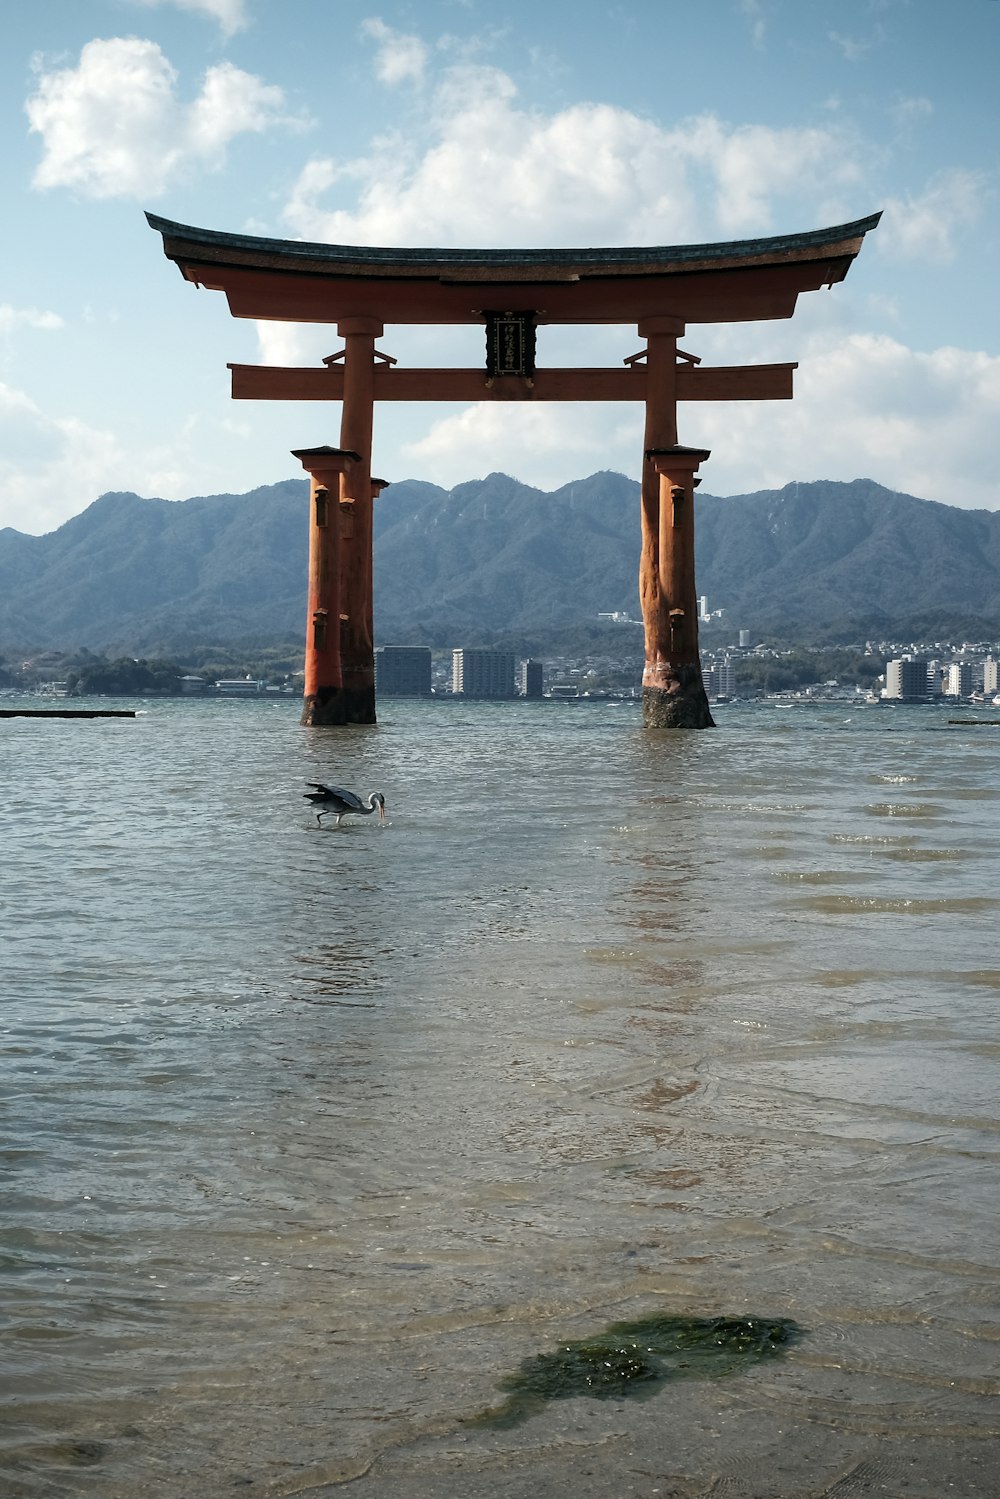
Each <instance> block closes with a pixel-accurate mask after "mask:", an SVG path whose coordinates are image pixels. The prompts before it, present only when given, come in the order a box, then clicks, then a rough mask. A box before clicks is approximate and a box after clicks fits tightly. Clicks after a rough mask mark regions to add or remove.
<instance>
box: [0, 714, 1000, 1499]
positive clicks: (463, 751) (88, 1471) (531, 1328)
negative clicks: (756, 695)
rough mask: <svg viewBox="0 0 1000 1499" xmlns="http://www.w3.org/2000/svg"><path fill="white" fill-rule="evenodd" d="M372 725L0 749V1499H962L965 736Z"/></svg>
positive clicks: (996, 1482)
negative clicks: (628, 1338)
mask: <svg viewBox="0 0 1000 1499" xmlns="http://www.w3.org/2000/svg"><path fill="white" fill-rule="evenodd" d="M380 711H381V717H382V721H381V722H380V724H379V725H378V727H377V728H373V729H350V730H335V731H331V730H327V731H322V730H306V729H302V728H300V727H299V725H298V722H297V718H298V711H297V704H295V703H293V702H288V701H277V702H224V701H222V702H205V703H184V702H168V701H163V702H149V703H148V704H145V705H144V707H143V711H142V713H141V715H140V716H139V717H137V718H135V719H122V720H85V721H75V722H74V721H60V720H31V719H11V720H6V721H2V722H0V767H2V771H3V784H4V788H5V796H4V816H3V843H2V850H0V854H2V866H0V951H2V998H0V1045H2V1095H0V1097H2V1117H3V1126H4V1128H3V1139H2V1166H3V1175H4V1184H5V1194H4V1210H3V1217H2V1223H0V1287H2V1292H3V1324H2V1325H3V1338H4V1358H3V1364H2V1369H0V1384H2V1393H3V1398H4V1404H3V1414H4V1421H3V1431H2V1439H0V1493H2V1494H4V1495H5V1496H6V1495H11V1496H15V1499H22V1496H23V1499H35V1496H62V1495H73V1496H75V1495H87V1496H90V1495H99V1496H102V1499H136V1496H139V1495H153V1496H155V1499H194V1496H208V1499H214V1496H215V1495H221V1494H229V1493H241V1494H246V1495H248V1496H250V1499H257V1496H261V1499H263V1496H265V1495H267V1496H271V1495H290V1494H299V1493H308V1494H312V1495H320V1494H333V1493H334V1492H336V1491H337V1490H338V1488H339V1486H340V1485H341V1484H343V1483H345V1482H348V1481H351V1480H353V1482H352V1486H351V1489H350V1492H351V1494H352V1495H356V1496H364V1499H368V1496H376V1495H378V1496H382V1495H386V1496H388V1495H390V1494H391V1495H393V1496H394V1499H398V1496H408V1495H411V1494H412V1495H414V1496H424V1495H428V1496H429V1495H449V1496H450V1495H455V1496H460V1495H461V1496H463V1499H464V1496H466V1495H473V1494H475V1495H480V1494H481V1495H484V1496H485V1495H501V1494H502V1495H518V1496H520V1495H525V1496H527V1495H537V1494H540V1493H542V1494H549V1493H551V1494H556V1493H560V1492H570V1491H576V1492H578V1493H581V1494H591V1493H593V1494H609V1495H610V1494H615V1495H616V1496H617V1495H618V1494H624V1493H636V1494H649V1495H653V1494H657V1493H662V1494H667V1493H673V1494H677V1495H684V1496H687V1495H691V1496H696V1495H709V1494H711V1495H719V1496H722V1495H733V1496H735V1495H742V1494H748V1495H749V1494H758V1493H760V1494H775V1495H784V1494H789V1495H792V1494H794V1495H806V1494H809V1495H814V1494H815V1495H818V1494H821V1493H829V1494H831V1495H837V1496H839V1495H844V1496H847V1495H854V1494H862V1493H867V1492H880V1493H888V1494H904V1493H906V1494H924V1493H927V1494H937V1493H941V1492H944V1491H945V1490H944V1489H942V1488H939V1487H936V1486H935V1485H936V1484H937V1483H939V1482H940V1481H943V1478H944V1477H947V1479H948V1481H949V1482H950V1483H951V1485H952V1486H951V1488H950V1489H949V1490H948V1492H951V1493H957V1494H979V1493H982V1494H996V1493H997V1492H1000V1470H998V1467H997V1455H998V1453H1000V1440H998V1438H1000V1402H998V1393H1000V1371H998V1351H1000V1298H998V1292H1000V1225H998V1221H997V1220H998V1211H997V1210H998V1204H1000V1192H998V1181H997V1161H998V1150H1000V1134H998V1131H1000V1103H998V1092H1000V1090H998V1082H1000V1025H998V1008H1000V945H998V937H997V932H998V915H1000V827H998V811H1000V728H990V727H980V728H976V729H970V728H966V727H963V726H960V725H953V724H949V723H948V719H947V714H946V713H945V712H939V711H937V710H935V709H903V708H901V709H897V710H892V709H880V708H856V709H855V708H851V707H836V708H834V707H830V708H802V709H785V710H780V709H776V708H771V707H756V708H750V707H743V708H741V707H735V706H734V707H732V708H729V709H722V710H720V712H719V715H718V716H719V728H718V730H717V731H715V732H709V733H703V734H683V733H682V734H656V733H649V732H646V731H644V730H643V729H642V727H641V723H640V719H639V714H638V712H637V710H636V709H635V708H634V707H633V706H631V705H598V704H593V705H588V704H583V703H574V704H550V703H538V704H497V705H489V704H471V705H457V704H445V703H441V704H433V703H427V704H421V703H416V702H413V703H409V702H398V703H394V702H391V701H390V702H387V703H385V704H383V705H382V707H381V710H380ZM314 779H315V780H329V781H333V782H335V783H339V784H343V785H348V786H352V787H354V788H355V789H356V790H358V791H361V792H366V791H368V790H369V789H379V790H382V791H383V792H384V793H385V796H386V799H387V803H388V812H389V821H388V825H387V826H386V827H385V828H384V829H379V827H378V825H377V822H376V819H374V818H368V819H364V820H359V821H356V822H349V823H346V824H345V825H344V826H343V827H342V828H340V829H335V828H334V827H332V826H330V825H328V826H324V827H323V828H318V827H317V825H316V821H315V818H314V817H313V815H312V813H311V811H310V809H309V807H308V804H307V803H306V802H304V801H303V800H302V792H303V790H304V789H305V784H306V782H308V781H310V780H314ZM660 1313H662V1314H670V1315H692V1316H715V1315H722V1314H724V1315H731V1316H748V1315H762V1316H773V1317H784V1318H790V1319H794V1321H795V1323H797V1324H798V1325H799V1326H800V1327H801V1328H802V1329H803V1330H804V1331H803V1335H802V1337H801V1339H800V1340H799V1341H798V1342H797V1343H796V1344H795V1346H794V1347H792V1348H791V1349H790V1350H789V1352H788V1354H787V1356H786V1357H784V1358H782V1359H780V1360H776V1361H772V1362H770V1363H768V1364H767V1365H766V1366H761V1367H760V1368H755V1369H753V1370H749V1371H747V1372H746V1373H745V1374H737V1375H734V1376H732V1377H729V1378H727V1379H725V1380H719V1381H716V1382H707V1383H700V1382H698V1381H693V1380H691V1381H687V1382H685V1383H683V1384H681V1385H677V1386H676V1387H671V1388H669V1389H666V1390H664V1392H663V1393H661V1394H658V1395H657V1396H656V1397H655V1398H653V1399H651V1400H647V1401H644V1402H642V1403H641V1404H633V1403H631V1402H627V1401H601V1402H595V1401H588V1400H584V1399H580V1400H569V1401H562V1402H558V1403H556V1404H554V1405H553V1406H552V1407H551V1408H549V1409H546V1410H544V1411H542V1412H540V1413H539V1414H537V1415H535V1416H533V1417H532V1419H531V1420H528V1421H526V1422H524V1423H523V1424H522V1425H521V1426H520V1427H518V1429H517V1430H515V1431H496V1430H492V1429H490V1428H489V1426H488V1425H482V1424H476V1423H475V1422H474V1421H473V1419H472V1418H474V1417H476V1416H477V1415H478V1414H479V1413H481V1412H482V1411H483V1409H484V1408H485V1407H489V1406H491V1405H494V1404H496V1402H497V1401H498V1399H499V1396H498V1394H497V1391H498V1388H499V1386H500V1383H501V1381H502V1380H503V1379H504V1378H505V1377H506V1376H508V1375H510V1373H511V1371H512V1370H516V1368H517V1367H518V1365H519V1364H520V1362H521V1361H522V1360H523V1359H525V1358H528V1357H531V1356H534V1355H536V1354H539V1353H544V1352H546V1351H548V1350H551V1349H552V1348H554V1347H556V1346H557V1345H558V1344H559V1342H560V1340H567V1339H569V1340H573V1339H580V1338H587V1337H590V1336H592V1335H594V1334H596V1333H599V1332H600V1331H601V1329H603V1328H606V1327H607V1326H608V1325H609V1324H611V1323H615V1322H620V1321H622V1320H623V1319H635V1318H637V1317H644V1316H648V1315H652V1314H660ZM869 1481H870V1483H869ZM866 1484H869V1486H868V1487H866V1486H865V1485H866ZM878 1484H881V1488H878V1487H877V1485H878ZM669 1485H673V1486H672V1487H670V1486H669ZM977 1485H978V1486H977Z"/></svg>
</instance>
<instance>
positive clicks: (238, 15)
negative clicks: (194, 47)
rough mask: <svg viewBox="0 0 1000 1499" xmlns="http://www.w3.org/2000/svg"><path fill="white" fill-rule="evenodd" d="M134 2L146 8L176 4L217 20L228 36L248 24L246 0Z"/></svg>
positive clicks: (159, 0)
mask: <svg viewBox="0 0 1000 1499" xmlns="http://www.w3.org/2000/svg"><path fill="white" fill-rule="evenodd" d="M132 4H133V5H141V6H143V7H145V9H146V10H154V9H156V8H157V7H158V6H160V5H176V6H177V8H178V10H190V11H194V12H195V14H196V15H203V16H207V17H208V19H209V20H210V21H217V22H218V23H219V26H220V27H221V28H222V34H223V36H226V37H230V36H234V35H235V34H236V32H237V31H242V30H243V28H244V27H245V26H246V25H248V20H247V13H246V4H245V0H132Z"/></svg>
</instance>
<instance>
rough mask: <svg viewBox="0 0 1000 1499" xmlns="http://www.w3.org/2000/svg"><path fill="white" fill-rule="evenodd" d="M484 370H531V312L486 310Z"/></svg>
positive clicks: (529, 373)
mask: <svg viewBox="0 0 1000 1499" xmlns="http://www.w3.org/2000/svg"><path fill="white" fill-rule="evenodd" d="M483 316H484V317H485V319H486V373H487V375H488V376H489V378H490V379H491V380H495V379H496V378H497V376H498V375H520V376H521V377H522V378H524V379H530V378H531V376H532V375H533V374H534V373H535V314H534V312H486V313H484V314H483Z"/></svg>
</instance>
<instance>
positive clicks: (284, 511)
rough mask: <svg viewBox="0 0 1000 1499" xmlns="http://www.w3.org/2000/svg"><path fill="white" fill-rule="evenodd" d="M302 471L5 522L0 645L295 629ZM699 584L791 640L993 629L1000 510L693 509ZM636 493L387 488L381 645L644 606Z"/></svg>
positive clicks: (608, 480)
mask: <svg viewBox="0 0 1000 1499" xmlns="http://www.w3.org/2000/svg"><path fill="white" fill-rule="evenodd" d="M307 492H308V490H307V483H306V481H305V480H303V479H290V480H287V481H285V482H284V483H281V484H272V485H267V486H264V487H262V488H259V489H254V490H251V491H250V493H249V494H243V495H214V496H210V497H200V498H195V499H190V500H182V501H167V500H157V499H140V498H139V497H138V496H137V495H134V494H118V493H116V494H105V495H102V496H101V498H100V499H98V500H96V501H95V502H94V503H93V504H92V505H90V506H89V507H88V508H87V509H86V510H84V511H83V512H82V514H80V515H77V516H75V517H74V518H73V519H72V520H69V521H67V522H66V523H65V524H64V525H62V526H60V527H59V529H58V530H56V531H53V532H51V533H50V534H49V535H47V536H26V535H23V534H21V533H19V532H17V531H13V530H10V529H7V530H4V531H0V648H10V647H11V646H16V647H17V648H20V649H32V648H34V649H38V648H43V647H50V648H69V647H77V648H78V647H83V646H86V647H88V648H90V649H92V650H99V651H107V652H115V651H119V652H125V653H129V654H148V655H152V654H157V653H164V652H169V653H173V654H178V655H181V654H183V652H184V651H185V649H190V648H192V647H194V646H195V645H205V644H213V645H243V646H246V647H256V646H261V645H266V644H271V643H273V642H275V641H286V640H287V641H291V642H294V641H296V640H298V638H299V637H300V636H301V635H302V633H303V630H304V617H305V596H306V547H307V537H306V530H307V504H306V500H307ZM696 536H697V559H696V561H697V577H698V589H699V592H700V593H704V594H706V595H707V596H708V599H709V604H710V607H711V608H713V609H724V610H725V620H726V622H727V628H728V630H729V631H730V632H731V631H732V630H733V629H735V628H736V627H737V626H745V627H747V628H750V629H752V630H753V632H754V635H755V637H756V636H759V635H761V634H764V633H771V634H785V635H793V634H798V635H800V636H802V637H803V638H809V637H820V636H822V637H824V638H827V639H829V640H847V639H858V638H859V637H865V636H869V635H873V634H874V635H879V636H885V635H891V636H896V637H899V638H908V637H911V636H912V637H915V638H916V637H920V636H924V635H928V634H930V635H932V636H933V635H938V634H945V633H948V632H954V633H966V634H969V635H972V636H975V637H976V638H989V637H992V636H994V635H996V634H997V631H998V625H997V622H998V619H1000V513H995V512H993V511H974V510H962V509H958V508H956V507H954V506H949V505H942V504H938V503H936V502H934V501H930V500H921V499H916V498H914V497H913V496H911V495H903V494H897V493H895V492H894V491H892V490H889V489H885V488H883V487H882V486H881V485H878V484H875V483H873V482H872V481H870V480H867V479H858V480H855V481H854V482H853V483H849V484H843V483H833V482H828V481H818V482H816V483H811V484H789V485H787V486H786V487H785V488H784V489H781V490H764V491H761V492H759V493H755V494H746V495H736V496H732V497H730V498H728V499H722V498H719V497H717V496H713V495H707V494H706V495H702V494H699V495H698V497H697V502H696ZM638 563H639V486H638V484H637V483H636V482H635V481H634V480H632V479H627V478H625V477H624V476H623V475H621V474H614V473H599V474H592V475H591V476H590V477H589V478H587V479H581V480H578V481H576V482H574V483H572V484H566V485H564V486H563V487H562V488H561V489H558V490H556V491H555V492H554V493H546V492H544V491H542V490H538V489H532V488H530V487H529V486H527V485H524V484H520V483H519V482H518V481H517V480H515V479H511V478H509V477H507V475H505V474H490V475H489V476H488V477H487V478H485V479H481V480H475V481H472V482H470V483H466V484H459V485H458V486H456V487H455V488H454V489H451V490H444V489H439V488H438V487H437V486H436V485H433V484H427V483H423V482H421V481H419V480H414V479H411V480H405V481H403V482H401V483H399V484H394V485H391V486H390V487H389V488H387V489H386V490H385V492H384V493H383V494H382V496H381V497H380V498H379V500H378V501H377V504H376V511H375V615H376V629H377V633H378V638H379V639H380V640H381V641H392V642H393V643H398V644H407V643H413V642H423V643H426V644H429V645H434V646H437V647H447V646H450V645H454V644H460V643H463V644H474V643H477V642H479V643H488V642H490V641H494V640H500V639H507V640H510V641H511V642H513V641H514V640H515V639H517V640H519V641H521V642H523V643H524V644H525V645H526V646H527V647H528V648H531V649H541V648H542V647H543V645H544V642H545V641H546V640H551V639H552V638H554V637H555V636H556V635H567V634H572V633H573V632H577V633H579V632H585V631H587V630H593V629H595V628H596V615H597V613H598V611H602V612H603V611H612V610H623V611H627V612H628V613H630V614H631V615H632V616H633V617H634V618H638V615H639V603H638V590H637V581H636V579H637V571H638Z"/></svg>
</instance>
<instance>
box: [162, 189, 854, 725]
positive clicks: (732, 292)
mask: <svg viewBox="0 0 1000 1499" xmlns="http://www.w3.org/2000/svg"><path fill="white" fill-rule="evenodd" d="M146 217H147V219H148V221H149V223H150V226H151V227H152V228H153V229H155V230H156V231H157V232H158V233H160V234H161V235H162V237H163V249H164V253H165V254H166V256H167V257H168V259H170V260H173V261H174V262H175V263H176V264H177V266H178V267H179V269H180V270H181V273H182V274H183V276H184V277H185V278H186V279H187V280H188V281H191V282H193V283H194V284H195V285H197V286H205V287H208V288H209V289H211V290H215V291H223V292H225V294H226V297H227V299H228V302H229V307H230V311H231V312H232V313H233V315H234V316H235V317H245V318H255V319H262V320H269V319H271V320H277V321H282V322H307V323H335V324H336V325H337V330H338V333H339V334H340V337H341V338H342V339H343V341H344V348H343V349H342V350H340V351H339V352H338V353H336V354H333V355H331V356H330V357H329V358H328V359H326V360H324V361H323V364H322V365H321V366H319V367H317V368H307V369H282V368H277V367H266V366H257V365H244V364H232V365H230V369H231V371H232V394H233V398H234V399H236V400H272V401H275V400H280V401H337V402H340V403H341V425H340V445H339V447H329V446H323V447H316V448H302V449H297V450H296V452H295V456H296V457H297V458H299V459H300V461H301V462H302V464H303V466H304V467H305V468H306V470H307V472H308V473H309V475H310V479H311V485H310V545H309V559H310V560H309V601H308V617H307V634H306V675H305V698H304V705H303V712H302V721H303V723H307V724H343V723H374V721H375V686H374V646H373V621H372V554H371V548H372V505H373V501H374V498H375V495H376V494H377V493H378V491H379V490H380V489H381V488H382V487H383V481H381V480H377V479H373V478H372V467H371V464H372V431H373V416H374V406H375V403H376V401H529V402H530V401H637V402H642V403H643V405H644V406H645V412H646V423H645V440H644V444H643V449H644V451H643V462H642V554H641V559H640V564H639V592H640V598H641V602H642V613H643V623H644V627H645V640H646V664H645V669H644V671H643V707H644V716H645V721H646V723H647V724H649V725H651V726H653V727H669V728H706V727H710V726H711V724H712V717H711V714H710V712H709V707H708V699H707V697H706V695H705V689H704V685H703V682H702V676H701V663H700V658H699V654H698V617H697V607H696V592H695V577H694V489H695V486H696V485H697V483H698V479H697V478H696V473H697V470H698V467H699V465H700V464H701V463H702V462H703V461H704V460H705V459H706V458H708V457H709V454H708V453H707V452H706V451H705V450H704V449H701V448H686V447H682V446H680V445H679V444H678V441H677V403H678V401H736V400H740V401H745V400H788V399H790V398H791V395H792V371H793V370H794V369H795V368H796V365H794V364H764V365H756V366H754V365H750V366H737V367H732V368H715V369H711V368H702V366H701V362H700V360H699V359H697V358H696V357H695V356H694V355H692V354H688V353H685V352H684V350H682V349H680V348H678V343H677V341H678V339H679V338H681V337H683V335H684V333H685V330H686V328H687V327H688V326H689V325H690V324H692V323H718V322H748V321H758V320H764V319H771V318H788V317H791V315H792V313H793V312H794V310H795V304H796V300H797V298H798V295H799V293H800V292H803V291H814V290H817V289H818V288H820V287H822V286H830V285H832V284H833V283H834V282H837V281H842V280H843V279H844V277H845V276H846V275H847V272H848V270H849V268H850V266H851V263H852V261H853V260H854V257H855V256H856V255H857V254H858V252H859V250H860V249H861V245H862V243H863V241H864V237H865V235H866V234H867V233H868V231H869V230H871V229H874V228H875V226H876V224H877V223H878V221H879V218H880V215H879V214H873V215H871V216H870V217H869V218H865V219H858V220H856V221H855V222H853V223H850V224H841V225H837V226H836V227H834V228H830V229H818V230H812V231H810V232H808V233H806V234H797V235H783V236H777V237H773V238H769V239H757V240H739V241H735V242H732V243H726V244H708V245H680V246H669V247H666V248H648V247H645V246H639V247H634V248H625V249H587V250H447V249H437V250H405V249H373V248H360V247H356V246H349V245H322V244H307V243H301V242H299V241H297V240H271V239H261V238H258V237H256V236H251V235H239V234H223V233H219V232H217V231H214V230H208V229H195V228H191V227H189V226H187V225H184V224H175V223H172V222H171V221H169V220H167V219H161V218H158V217H156V216H155V215H153V214H147V215H146ZM387 323H388V324H397V323H398V324H410V323H416V324H432V325H433V324H461V323H465V324H468V323H479V324H480V325H483V326H484V327H485V330H486V345H487V357H486V363H485V368H481V369H400V368H399V367H398V365H397V363H396V361H395V360H394V359H393V358H392V357H391V356H390V355H388V354H384V353H382V352H380V351H379V350H377V349H376V347H375V343H376V340H377V339H380V338H381V337H382V336H383V333H384V329H385V325H386V324H387ZM556 323H578V324H579V323H615V324H628V323H631V324H633V325H634V326H635V328H636V330H637V333H638V336H639V338H641V339H642V340H644V345H643V348H642V349H641V350H640V351H639V352H638V353H637V354H632V355H629V356H627V357H625V358H624V359H623V367H622V368H619V369H557V368H549V369H546V368H544V367H538V366H537V364H536V360H535V345H536V336H537V330H538V329H540V328H543V327H545V326H547V325H551V324H556Z"/></svg>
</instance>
